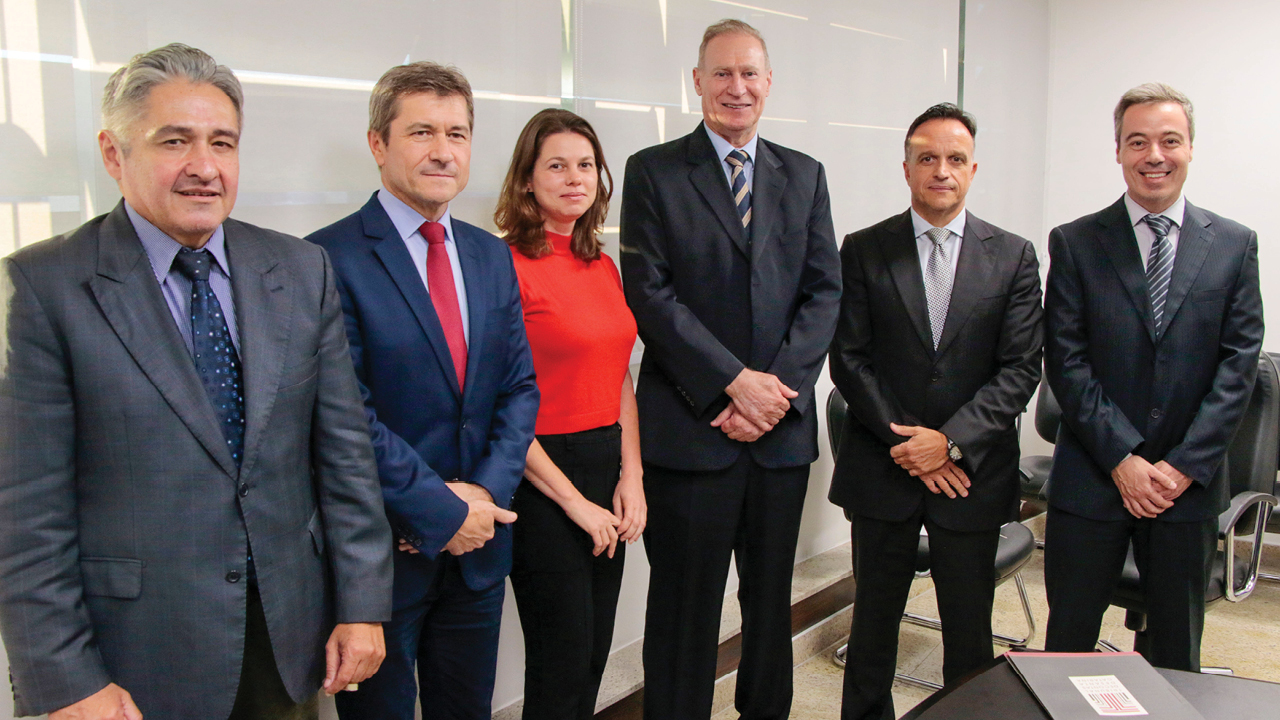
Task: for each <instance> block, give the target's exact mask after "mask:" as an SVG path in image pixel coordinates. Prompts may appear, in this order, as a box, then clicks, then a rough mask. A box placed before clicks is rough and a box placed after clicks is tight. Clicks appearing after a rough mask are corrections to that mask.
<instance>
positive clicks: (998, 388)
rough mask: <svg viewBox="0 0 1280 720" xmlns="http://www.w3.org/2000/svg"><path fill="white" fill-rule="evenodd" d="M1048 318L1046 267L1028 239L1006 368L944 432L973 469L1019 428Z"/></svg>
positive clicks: (1001, 351) (1036, 377) (1001, 353)
mask: <svg viewBox="0 0 1280 720" xmlns="http://www.w3.org/2000/svg"><path fill="white" fill-rule="evenodd" d="M1043 316H1044V312H1043V310H1042V309H1041V306H1040V264H1039V263H1038V262H1037V261H1036V251H1035V247H1033V246H1032V245H1031V243H1029V242H1026V241H1025V240H1024V241H1023V247H1022V255H1021V257H1020V258H1019V260H1018V268H1017V271H1016V273H1015V275H1014V278H1013V282H1012V284H1011V285H1010V287H1009V294H1008V297H1007V302H1006V304H1005V309H1004V324H1003V326H1002V327H1001V329H1000V340H999V344H998V346H997V348H996V357H997V361H998V363H999V366H1000V369H999V370H997V371H996V374H995V376H993V377H992V378H991V380H989V381H988V382H987V384H986V385H983V386H982V388H981V389H980V390H978V392H977V394H975V395H974V396H973V399H972V400H970V401H969V402H967V403H965V404H964V405H962V406H960V409H959V410H957V411H956V413H955V414H954V415H952V416H951V417H950V418H949V419H948V420H947V421H946V422H945V423H943V424H942V427H941V428H940V430H941V431H942V434H944V435H946V436H947V437H948V438H950V439H951V440H952V441H954V442H955V443H956V445H957V446H959V448H960V450H961V451H962V452H963V453H964V462H965V463H966V464H967V465H968V466H969V467H970V468H974V469H976V468H979V467H981V466H982V461H983V458H984V457H986V453H987V451H988V450H989V449H990V448H991V445H992V443H993V442H994V441H995V440H997V439H998V438H999V437H1000V436H1001V435H1003V434H1004V433H1005V432H1006V431H1007V430H1008V429H1009V428H1011V427H1013V425H1014V422H1015V421H1016V420H1017V418H1018V416H1019V415H1021V414H1022V411H1023V410H1025V409H1026V407H1027V402H1028V401H1030V400H1031V395H1032V394H1033V393H1035V391H1036V385H1037V384H1038V383H1039V382H1040V360H1041V356H1042V352H1043V346H1044V332H1043V324H1042V322H1043Z"/></svg>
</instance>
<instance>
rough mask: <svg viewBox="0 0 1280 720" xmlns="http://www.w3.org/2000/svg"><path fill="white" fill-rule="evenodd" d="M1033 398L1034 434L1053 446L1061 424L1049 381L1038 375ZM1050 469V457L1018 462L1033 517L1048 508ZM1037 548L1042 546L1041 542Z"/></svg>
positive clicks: (1051, 457)
mask: <svg viewBox="0 0 1280 720" xmlns="http://www.w3.org/2000/svg"><path fill="white" fill-rule="evenodd" d="M1036 395H1037V399H1036V415H1035V424H1036V434H1037V435H1039V436H1040V437H1042V438H1044V439H1045V441H1046V442H1049V443H1050V444H1053V443H1056V442H1058V425H1060V424H1061V423H1062V409H1061V408H1060V407H1058V400H1057V398H1055V397H1054V396H1053V390H1050V389H1049V382H1048V381H1047V380H1046V379H1045V377H1044V376H1043V375H1041V376H1040V389H1039V390H1037V391H1036ZM1052 469H1053V456H1052V455H1029V456H1027V457H1024V458H1022V460H1021V461H1020V462H1019V463H1018V473H1019V475H1020V477H1021V480H1022V484H1021V491H1022V499H1023V500H1025V501H1026V502H1027V503H1029V504H1031V505H1034V506H1035V507H1036V509H1037V510H1038V512H1036V513H1035V514H1036V515H1039V514H1042V513H1044V512H1045V511H1046V510H1048V508H1049V506H1048V502H1049V471H1050V470H1052ZM1037 545H1038V546H1039V547H1044V543H1042V542H1040V543H1037Z"/></svg>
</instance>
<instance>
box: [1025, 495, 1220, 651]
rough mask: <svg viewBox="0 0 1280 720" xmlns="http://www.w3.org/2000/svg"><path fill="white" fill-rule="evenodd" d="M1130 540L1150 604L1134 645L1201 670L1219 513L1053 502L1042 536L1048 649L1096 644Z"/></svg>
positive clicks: (1084, 647)
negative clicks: (1096, 514) (1107, 511)
mask: <svg viewBox="0 0 1280 720" xmlns="http://www.w3.org/2000/svg"><path fill="white" fill-rule="evenodd" d="M1130 541H1132V543H1133V559H1134V562H1135V563H1136V564H1137V566H1138V574H1139V575H1140V576H1141V579H1142V595H1143V598H1144V599H1145V600H1146V604H1147V630H1146V632H1145V633H1140V634H1139V637H1138V638H1137V639H1136V642H1135V649H1136V650H1138V651H1139V652H1141V653H1142V654H1143V656H1144V657H1146V658H1147V661H1148V662H1150V663H1151V664H1152V665H1156V666H1159V667H1165V668H1171V669H1174V670H1187V671H1190V672H1199V671H1200V638H1201V636H1202V635H1204V593H1205V590H1206V589H1207V588H1208V585H1209V571H1210V568H1211V566H1212V563H1213V556H1214V554H1215V553H1216V551H1217V547H1218V522H1217V520H1216V519H1210V520H1203V521H1198V522H1161V521H1160V520H1159V519H1149V518H1135V517H1133V516H1128V517H1127V518H1126V519H1125V520H1115V521H1104V520H1090V519H1089V518H1085V517H1080V516H1079V515H1072V514H1071V513H1068V512H1065V511H1063V510H1059V509H1057V508H1055V507H1052V506H1050V508H1049V517H1048V518H1047V520H1046V524H1045V536H1044V544H1045V548H1044V584H1045V592H1046V594H1047V595H1048V599H1049V625H1048V627H1047V628H1046V629H1045V641H1044V645H1045V649H1046V650H1049V651H1051V652H1090V651H1092V650H1093V647H1094V644H1095V643H1097V641H1098V633H1099V632H1100V630H1101V628H1102V615H1103V613H1105V612H1106V611H1107V606H1108V605H1110V604H1111V597H1112V595H1113V594H1114V593H1115V588H1116V583H1117V582H1118V581H1119V579H1120V573H1121V571H1122V570H1123V569H1124V559H1125V555H1126V554H1127V553H1128V551H1129V543H1130ZM1144 636H1145V637H1144Z"/></svg>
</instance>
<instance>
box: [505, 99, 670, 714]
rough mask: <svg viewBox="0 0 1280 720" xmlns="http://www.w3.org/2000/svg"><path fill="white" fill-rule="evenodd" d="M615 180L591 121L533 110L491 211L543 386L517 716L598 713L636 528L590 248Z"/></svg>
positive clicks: (517, 504) (604, 260)
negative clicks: (511, 266) (509, 259)
mask: <svg viewBox="0 0 1280 720" xmlns="http://www.w3.org/2000/svg"><path fill="white" fill-rule="evenodd" d="M612 186H613V178H612V176H611V175H610V174H609V169H608V167H607V166H606V165H605V162H604V152H603V151H602V150H601V148H600V140H599V139H598V138H597V137H596V133H595V130H593V129H592V128H591V125H590V124H589V123H587V121H586V120H583V119H582V118H581V117H578V116H577V115H575V114H573V113H571V112H569V111H567V110H558V109H549V110H543V111H542V112H540V113H538V114H537V115H534V116H533V118H532V119H530V120H529V123H528V124H527V125H525V128H524V130H523V131H522V132H521V133H520V138H519V139H518V140H517V141H516V149H515V152H514V153H513V154H512V157H511V167H510V169H509V170H508V171H507V178H506V180H505V181H504V182H503V185H502V192H501V194H500V195H499V200H498V209H497V211H496V212H495V213H494V220H495V222H497V224H498V227H499V228H501V229H502V230H503V231H504V232H505V234H506V240H507V242H508V243H509V244H510V245H511V251H512V255H513V257H514V260H515V267H516V275H517V277H518V278H519V281H520V300H521V303H522V305H523V307H524V320H525V329H526V331H527V332H528V335H529V346H530V348H531V349H532V351H533V365H534V370H535V371H536V372H537V375H538V388H539V390H541V392H542V404H541V406H540V407H539V409H538V422H537V429H536V438H535V440H534V441H533V445H532V446H531V447H530V448H529V455H528V459H527V460H526V463H527V464H526V467H525V479H524V481H522V482H521V483H520V488H519V489H518V490H517V491H516V495H515V499H514V500H513V501H512V505H511V509H512V510H515V511H516V513H518V514H519V516H520V519H519V520H518V521H516V523H515V525H514V559H513V567H512V570H511V585H512V587H513V589H514V590H515V596H516V606H517V608H518V609H519V612H520V625H521V627H522V628H523V629H524V638H525V680H524V692H525V694H524V720H533V719H534V718H537V719H539V720H541V719H543V718H548V719H549V718H556V719H557V720H558V719H568V718H581V719H583V720H586V719H588V718H591V717H592V715H593V714H594V713H595V703H596V695H597V693H598V691H599V689H600V676H601V675H602V674H603V673H604V666H605V663H606V661H607V660H608V659H609V646H610V644H611V643H612V640H613V620H614V611H615V610H616V608H617V603H618V591H619V589H620V588H621V585H622V561H623V554H624V553H623V551H624V549H625V548H626V544H625V543H630V542H634V541H635V540H636V539H637V538H639V537H640V533H641V532H642V531H643V530H644V526H645V522H646V506H645V500H644V488H643V487H642V485H641V469H640V434H639V429H638V421H637V416H636V398H635V393H634V391H633V389H632V385H631V373H630V370H629V369H628V367H629V364H630V359H631V349H632V347H633V346H634V345H635V341H636V323H635V320H634V318H632V316H631V311H630V310H629V309H628V308H627V304H626V301H625V300H624V299H623V296H622V280H621V278H620V276H619V275H618V269H617V267H616V266H615V265H614V264H613V260H611V259H610V258H609V257H608V256H607V255H604V254H603V253H601V251H600V249H601V242H600V238H599V233H600V230H601V227H602V226H603V224H604V219H605V216H606V215H607V214H608V211H609V197H610V196H611V195H612V193H613V187H612ZM619 540H622V541H624V542H623V543H619V542H618V541H619Z"/></svg>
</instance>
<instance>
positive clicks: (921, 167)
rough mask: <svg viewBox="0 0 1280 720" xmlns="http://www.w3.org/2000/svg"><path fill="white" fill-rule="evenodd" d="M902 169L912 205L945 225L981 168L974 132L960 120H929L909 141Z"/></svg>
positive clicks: (957, 211) (936, 223) (933, 221)
mask: <svg viewBox="0 0 1280 720" xmlns="http://www.w3.org/2000/svg"><path fill="white" fill-rule="evenodd" d="M907 145H908V150H907V159H906V161H905V162H903V163H902V169H903V171H904V172H905V173H906V176H907V185H908V186H910V188H911V207H912V208H914V209H915V211H916V212H917V213H919V214H920V217H922V218H924V219H925V220H928V221H929V223H930V224H932V225H933V226H934V227H943V226H945V225H946V224H947V223H949V222H951V221H952V220H954V219H955V217H956V216H957V215H959V214H960V211H961V210H963V209H964V198H965V195H967V194H968V193H969V185H970V184H971V183H972V182H973V176H974V174H976V173H977V172H978V163H977V162H975V161H974V159H973V136H972V135H970V134H969V130H968V129H966V128H965V126H964V124H963V123H961V122H960V121H959V120H952V119H950V118H944V119H938V120H930V121H928V122H926V123H923V124H922V125H920V127H918V128H916V131H915V133H914V134H912V136H911V138H910V140H908V141H907Z"/></svg>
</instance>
